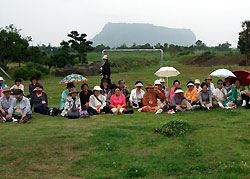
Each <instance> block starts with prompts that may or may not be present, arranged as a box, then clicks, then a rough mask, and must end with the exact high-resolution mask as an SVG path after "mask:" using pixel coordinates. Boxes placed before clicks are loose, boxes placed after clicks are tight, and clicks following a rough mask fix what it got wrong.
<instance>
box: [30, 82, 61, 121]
mask: <svg viewBox="0 0 250 179" xmlns="http://www.w3.org/2000/svg"><path fill="white" fill-rule="evenodd" d="M34 92H35V93H33V94H32V95H31V100H30V105H31V108H32V107H33V106H34V112H35V113H40V114H45V115H50V116H57V114H58V109H56V108H49V107H48V98H47V94H46V93H45V92H43V86H42V85H37V86H36V88H35V89H34Z"/></svg>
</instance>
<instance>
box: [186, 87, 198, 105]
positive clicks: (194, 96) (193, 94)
mask: <svg viewBox="0 0 250 179" xmlns="http://www.w3.org/2000/svg"><path fill="white" fill-rule="evenodd" d="M184 96H185V98H187V99H188V100H191V103H193V102H195V103H197V102H198V92H197V90H195V89H193V90H192V91H189V90H186V91H185V93H184Z"/></svg>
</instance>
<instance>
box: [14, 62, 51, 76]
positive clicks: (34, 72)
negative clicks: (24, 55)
mask: <svg viewBox="0 0 250 179" xmlns="http://www.w3.org/2000/svg"><path fill="white" fill-rule="evenodd" d="M48 73H49V70H48V69H46V68H45V67H44V66H43V65H41V64H39V63H33V62H29V63H27V64H26V65H25V66H23V67H21V68H18V69H16V70H14V71H13V77H14V78H22V79H24V80H27V79H29V78H31V77H32V76H36V77H37V78H41V77H42V75H46V74H48Z"/></svg>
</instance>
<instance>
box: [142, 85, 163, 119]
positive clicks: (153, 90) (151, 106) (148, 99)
mask: <svg viewBox="0 0 250 179" xmlns="http://www.w3.org/2000/svg"><path fill="white" fill-rule="evenodd" d="M146 90H147V92H146V93H145V94H144V96H143V107H142V109H139V110H138V111H139V112H141V111H142V112H155V113H157V114H159V113H161V112H162V109H161V108H160V107H159V106H158V105H157V99H161V100H163V98H164V96H163V94H162V92H161V91H160V90H159V89H158V88H157V87H154V86H153V85H152V84H147V86H146Z"/></svg>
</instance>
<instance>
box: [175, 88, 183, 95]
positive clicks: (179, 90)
mask: <svg viewBox="0 0 250 179" xmlns="http://www.w3.org/2000/svg"><path fill="white" fill-rule="evenodd" d="M174 93H175V94H177V93H184V91H183V90H182V89H178V90H176V91H175V92H174Z"/></svg>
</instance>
